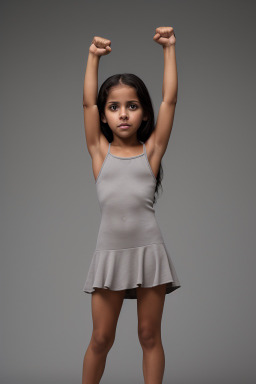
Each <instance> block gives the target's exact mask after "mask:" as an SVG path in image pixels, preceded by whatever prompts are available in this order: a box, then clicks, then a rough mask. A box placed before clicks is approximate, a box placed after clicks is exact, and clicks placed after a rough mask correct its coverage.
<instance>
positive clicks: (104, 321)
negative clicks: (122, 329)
mask: <svg viewBox="0 0 256 384" xmlns="http://www.w3.org/2000/svg"><path fill="white" fill-rule="evenodd" d="M124 295H125V290H122V291H111V290H110V289H104V288H96V289H95V291H94V292H93V293H92V300H91V306H92V321H93V331H100V333H102V334H111V335H112V336H113V337H114V335H115V330H116V325H117V321H118V317H119V314H120V311H121V308H122V304H123V300H124Z"/></svg>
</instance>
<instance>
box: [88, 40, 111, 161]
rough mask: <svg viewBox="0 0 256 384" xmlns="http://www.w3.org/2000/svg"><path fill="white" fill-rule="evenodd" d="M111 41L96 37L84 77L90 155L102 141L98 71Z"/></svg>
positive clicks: (90, 50)
mask: <svg viewBox="0 0 256 384" xmlns="http://www.w3.org/2000/svg"><path fill="white" fill-rule="evenodd" d="M110 45H111V41H110V40H107V39H104V38H102V37H97V36H95V37H94V38H93V41H92V44H91V46H90V48H89V54H88V59H87V66H86V71H85V77H84V89H83V110H84V128H85V136H86V144H87V149H88V151H89V153H90V155H91V156H92V155H93V152H95V151H96V148H97V147H98V146H99V141H100V135H101V130H100V116H99V110H98V107H97V94H98V69H99V61H100V57H101V56H103V55H107V54H108V53H110V52H111V48H110Z"/></svg>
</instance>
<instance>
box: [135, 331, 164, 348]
mask: <svg viewBox="0 0 256 384" xmlns="http://www.w3.org/2000/svg"><path fill="white" fill-rule="evenodd" d="M138 337H139V341H140V344H141V346H142V348H143V349H151V348H154V347H155V345H156V344H157V343H159V341H161V336H160V334H159V332H158V331H157V330H156V329H154V328H153V327H150V326H144V327H142V328H139V330H138Z"/></svg>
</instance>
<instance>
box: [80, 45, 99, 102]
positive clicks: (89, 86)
mask: <svg viewBox="0 0 256 384" xmlns="http://www.w3.org/2000/svg"><path fill="white" fill-rule="evenodd" d="M99 61H100V56H96V55H94V54H93V53H91V52H89V54H88V60H87V66H86V71H85V76H84V90H83V106H91V105H95V104H96V103H97V94H98V68H99Z"/></svg>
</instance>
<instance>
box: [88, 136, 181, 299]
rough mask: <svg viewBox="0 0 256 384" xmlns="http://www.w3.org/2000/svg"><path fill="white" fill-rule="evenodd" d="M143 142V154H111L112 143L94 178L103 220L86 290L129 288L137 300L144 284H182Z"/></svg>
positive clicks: (171, 286)
mask: <svg viewBox="0 0 256 384" xmlns="http://www.w3.org/2000/svg"><path fill="white" fill-rule="evenodd" d="M141 143H142V144H143V153H141V154H139V155H137V156H131V157H119V156H115V155H113V154H111V153H110V146H111V144H110V143H109V147H108V153H107V155H106V157H105V160H104V162H103V164H102V167H101V169H100V172H99V174H98V176H97V179H96V180H95V185H96V191H97V197H98V201H99V205H100V211H101V222H100V227H99V232H98V238H97V243H96V248H95V251H94V254H93V257H92V260H91V263H90V266H89V271H88V274H87V278H86V281H85V284H84V288H83V292H85V293H93V292H94V291H95V287H98V288H104V289H110V290H113V291H119V290H126V291H125V297H124V298H125V299H137V291H136V288H137V287H140V286H141V287H145V288H146V287H154V286H156V285H159V284H164V283H167V285H166V294H168V293H170V292H172V291H174V290H176V289H177V288H179V287H180V286H181V285H180V282H179V280H178V277H177V274H176V271H175V268H174V265H173V262H172V260H171V257H170V255H169V253H168V250H167V249H166V246H165V242H164V239H163V237H162V234H161V231H160V228H159V226H158V223H157V221H156V217H155V210H154V207H153V198H154V193H155V187H156V177H155V175H154V174H153V171H152V168H151V166H150V163H149V161H148V158H147V153H146V148H145V144H144V143H143V142H141Z"/></svg>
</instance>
